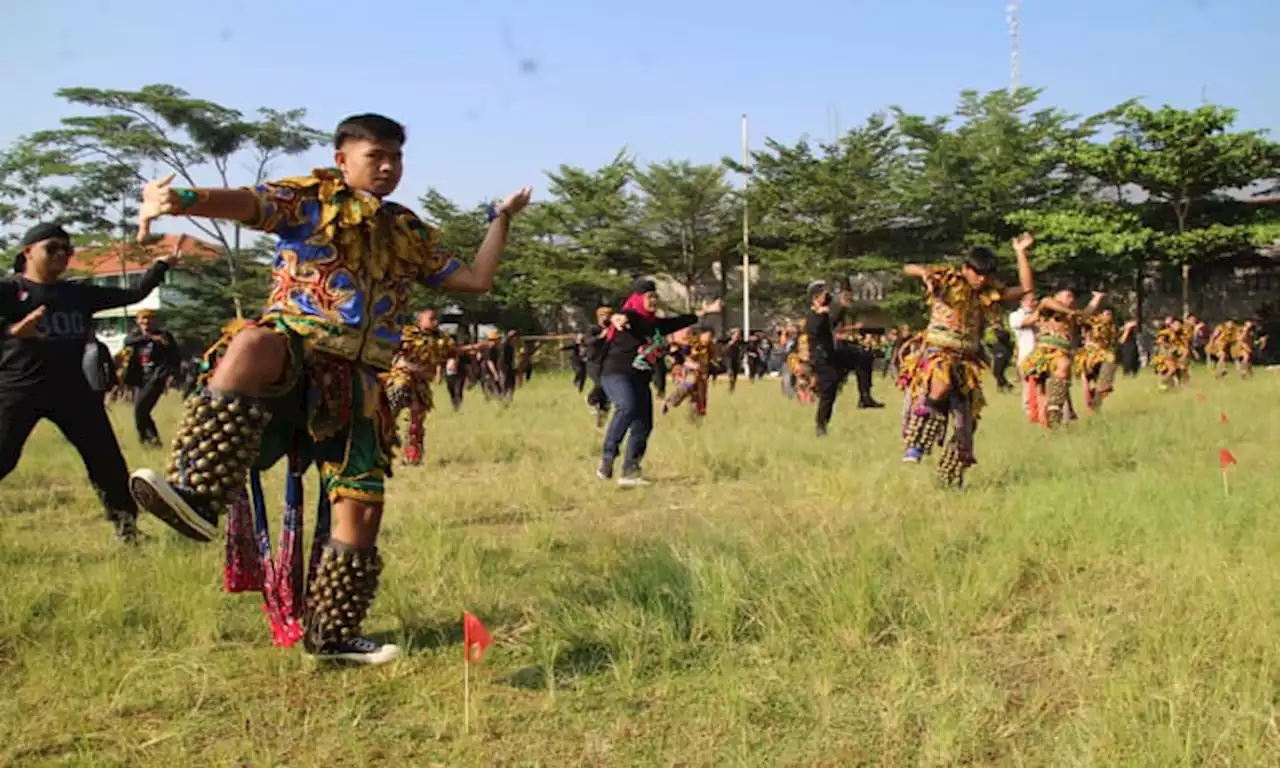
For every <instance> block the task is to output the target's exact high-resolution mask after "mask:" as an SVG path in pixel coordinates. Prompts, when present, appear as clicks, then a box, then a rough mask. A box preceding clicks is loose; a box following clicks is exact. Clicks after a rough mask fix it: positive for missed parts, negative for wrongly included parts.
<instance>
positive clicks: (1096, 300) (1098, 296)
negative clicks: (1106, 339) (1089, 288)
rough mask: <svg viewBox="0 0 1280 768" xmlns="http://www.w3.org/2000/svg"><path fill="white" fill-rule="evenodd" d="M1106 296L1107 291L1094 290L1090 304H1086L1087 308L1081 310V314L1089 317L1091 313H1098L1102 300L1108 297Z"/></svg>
mask: <svg viewBox="0 0 1280 768" xmlns="http://www.w3.org/2000/svg"><path fill="white" fill-rule="evenodd" d="M1106 296H1107V294H1105V293H1102V292H1100V291H1094V292H1093V297H1092V298H1090V299H1089V303H1088V305H1086V306H1085V308H1084V309H1083V310H1081V312H1080V314H1082V315H1084V316H1085V317H1089V316H1091V315H1094V314H1096V313H1097V312H1098V307H1101V306H1102V300H1103V299H1104V298H1106Z"/></svg>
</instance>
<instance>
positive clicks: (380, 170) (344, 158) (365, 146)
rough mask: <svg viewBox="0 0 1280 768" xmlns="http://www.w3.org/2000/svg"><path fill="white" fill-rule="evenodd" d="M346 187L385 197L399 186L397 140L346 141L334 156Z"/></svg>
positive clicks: (401, 153)
mask: <svg viewBox="0 0 1280 768" xmlns="http://www.w3.org/2000/svg"><path fill="white" fill-rule="evenodd" d="M333 159H334V162H335V163H337V166H338V168H339V169H341V171H342V178H343V180H344V181H345V182H346V183H347V186H350V187H353V188H355V189H360V190H363V191H365V192H369V193H370V194H373V195H375V196H377V197H386V196H387V195H389V194H391V193H392V192H394V191H395V190H396V187H397V186H398V185H399V184H400V176H401V175H402V174H403V173H404V151H403V149H402V148H401V146H400V142H398V141H390V140H384V141H367V140H365V139H348V140H347V141H346V142H344V143H343V145H342V147H341V148H339V149H338V151H337V152H335V153H334V155H333Z"/></svg>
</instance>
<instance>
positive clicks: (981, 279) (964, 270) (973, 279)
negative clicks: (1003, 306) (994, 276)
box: [960, 264, 987, 288]
mask: <svg viewBox="0 0 1280 768" xmlns="http://www.w3.org/2000/svg"><path fill="white" fill-rule="evenodd" d="M960 274H961V275H963V276H964V279H965V281H966V282H967V283H969V285H970V286H971V287H973V288H982V287H984V286H986V284H987V276H986V275H983V274H979V273H978V271H977V270H976V269H974V268H973V267H971V266H969V265H968V264H965V265H964V266H962V267H960Z"/></svg>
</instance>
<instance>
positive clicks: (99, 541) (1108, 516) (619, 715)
mask: <svg viewBox="0 0 1280 768" xmlns="http://www.w3.org/2000/svg"><path fill="white" fill-rule="evenodd" d="M1193 388H1194V389H1199V390H1202V391H1203V392H1204V393H1205V395H1206V398H1205V402H1203V403H1198V402H1197V401H1196V398H1195V397H1194V396H1193V393H1192V392H1190V391H1188V392H1183V393H1178V394H1174V395H1169V396H1163V397H1161V396H1157V395H1155V394H1154V391H1153V390H1154V382H1153V377H1151V376H1149V375H1147V376H1143V377H1142V378H1141V379H1139V380H1137V381H1130V380H1126V381H1122V382H1120V391H1119V393H1118V394H1117V396H1116V397H1115V398H1114V400H1113V401H1111V402H1110V403H1109V404H1108V405H1109V411H1108V413H1106V414H1105V415H1104V416H1102V417H1100V418H1096V419H1091V420H1089V421H1088V422H1087V423H1081V424H1077V425H1074V426H1073V427H1072V428H1071V429H1069V430H1068V431H1066V432H1064V433H1061V434H1058V435H1054V436H1053V438H1052V439H1049V438H1047V437H1046V436H1045V435H1043V434H1042V433H1041V432H1039V431H1037V430H1035V429H1033V428H1031V427H1029V426H1027V425H1026V424H1025V423H1023V422H1022V421H1021V419H1020V417H1019V414H1018V409H1017V406H1016V403H1015V400H1014V399H1013V398H1011V397H998V398H995V403H994V404H993V406H992V408H991V409H990V411H989V412H988V417H987V418H986V419H985V420H984V422H983V428H982V430H981V431H980V433H979V436H978V450H979V457H980V458H981V460H982V464H981V465H980V466H979V467H978V468H976V470H975V471H974V472H973V473H972V477H971V483H970V485H971V487H970V489H969V490H968V491H967V492H965V493H963V494H952V493H947V492H943V491H940V490H937V489H935V488H934V486H933V483H932V475H931V467H903V466H902V465H900V464H899V462H898V460H897V458H898V456H899V446H898V442H897V437H896V418H897V413H896V408H895V407H893V405H894V404H891V407H890V408H889V409H886V410H885V411H882V412H875V413H868V412H861V411H854V410H853V409H852V408H851V407H850V403H848V402H847V400H846V401H845V402H841V403H840V404H839V405H838V407H837V414H836V423H835V425H834V428H833V430H832V435H831V437H830V438H829V439H828V440H827V441H825V442H818V441H816V440H815V439H814V438H813V437H812V427H811V418H812V412H811V411H810V410H809V409H804V408H801V407H799V406H796V405H793V404H790V403H788V402H786V401H784V400H783V399H782V398H781V396H780V395H779V394H778V392H777V387H776V384H775V383H774V382H765V383H761V384H757V385H754V386H743V387H740V388H739V391H738V393H737V394H736V395H735V396H733V397H732V398H730V397H728V396H727V392H726V390H725V388H724V386H723V385H721V386H720V387H719V388H717V389H714V390H713V391H712V395H711V414H710V417H709V419H708V421H707V423H706V425H705V426H704V427H703V428H701V429H695V428H693V427H692V426H691V425H689V424H688V423H687V422H686V421H685V420H684V418H683V414H682V413H681V414H678V415H673V416H670V417H667V418H666V419H665V420H664V421H662V422H661V423H660V424H659V427H658V430H657V432H656V435H655V439H654V441H653V443H652V451H651V457H650V460H649V462H648V465H647V470H648V472H649V474H650V476H651V477H652V478H653V479H654V480H656V481H657V485H655V486H654V487H653V488H651V489H643V490H636V491H620V490H618V489H616V488H615V487H613V486H610V485H604V484H600V483H598V482H597V481H596V480H595V479H594V477H593V470H594V459H595V456H596V454H597V451H598V441H599V435H598V433H597V432H596V430H595V429H594V427H593V425H592V424H591V422H590V419H589V417H588V416H587V415H586V413H585V412H584V408H583V406H582V405H581V401H580V400H579V399H578V398H577V396H576V395H574V394H572V393H571V391H570V389H569V386H568V384H567V382H566V381H565V380H563V379H558V378H549V377H544V378H542V379H535V381H534V383H533V385H532V386H531V387H528V388H526V389H524V390H522V391H520V392H519V394H518V396H517V402H516V405H515V407H514V408H511V409H509V410H504V409H502V408H500V407H499V406H497V405H491V404H487V403H484V402H482V401H481V400H480V398H478V397H474V396H473V397H472V399H471V401H469V402H468V403H467V405H466V408H465V409H464V411H463V412H462V413H461V414H456V415H455V414H453V413H447V412H444V413H439V414H435V415H433V417H432V419H431V422H430V425H429V428H428V431H429V434H430V445H429V447H428V451H429V455H430V458H431V461H430V465H429V466H428V467H425V468H422V469H416V470H404V471H402V472H401V473H400V474H399V475H397V477H396V478H395V479H394V480H393V481H392V496H391V507H390V511H389V513H388V517H387V520H388V523H387V526H386V531H385V538H384V541H383V548H384V552H385V554H386V558H387V562H388V570H387V578H386V582H385V588H384V590H383V592H382V594H381V596H380V598H379V600H378V602H377V603H376V604H375V606H374V613H373V615H372V617H371V620H370V624H369V629H371V630H374V631H377V632H384V633H387V634H388V635H389V636H391V637H393V638H395V639H396V641H397V642H400V643H403V644H404V645H406V646H408V647H409V650H410V652H409V654H408V656H407V658H405V659H403V660H402V661H400V662H398V663H396V664H393V665H389V666H388V667H384V668H380V669H374V670H370V669H341V670H333V669H325V668H318V667H316V666H315V665H314V664H312V663H310V662H309V661H308V660H306V659H305V658H304V657H303V656H302V654H301V653H299V652H296V651H285V650H279V649H274V648H272V647H271V645H270V639H269V633H268V631H267V627H266V624H265V621H264V619H263V617H262V615H261V613H260V611H259V607H258V599H257V598H256V597H253V596H246V595H240V596H226V595H223V594H222V593H221V591H220V587H221V570H220V565H221V556H222V550H221V547H219V546H206V547H197V546H194V545H190V544H187V543H185V542H182V541H179V540H177V539H176V538H174V537H172V536H170V535H168V534H167V533H164V532H162V531H161V530H160V526H159V524H158V523H155V521H144V522H145V523H146V525H145V528H146V530H147V531H149V532H150V533H152V534H153V535H155V537H156V538H155V539H154V540H153V541H152V542H150V544H149V545H148V546H146V547H145V548H143V549H142V550H141V551H122V550H121V549H119V548H118V547H116V546H115V545H114V543H113V541H112V538H111V536H110V535H109V528H108V526H107V525H106V523H104V522H102V521H101V519H100V517H99V514H100V513H99V512H98V509H97V506H96V502H95V501H94V499H93V497H92V494H91V492H90V490H89V489H88V487H87V484H86V482H85V480H84V473H83V470H82V468H81V467H80V464H79V460H78V458H77V457H76V455H75V454H74V452H73V451H71V450H70V449H69V448H68V447H67V446H66V445H65V443H63V442H62V439H61V437H60V436H59V435H57V433H56V432H55V431H54V430H53V429H52V427H50V426H49V425H42V426H41V428H40V429H39V430H38V431H37V433H36V435H35V436H34V437H33V438H32V440H31V442H30V443H29V444H28V446H27V453H26V457H25V459H24V461H23V463H22V465H21V466H20V467H19V469H18V471H17V472H15V473H14V474H13V475H12V476H11V477H9V478H8V479H7V480H6V481H5V482H4V485H3V487H0V522H2V525H0V580H2V582H3V584H4V588H3V592H2V593H0V685H3V687H4V689H5V690H6V692H7V693H6V695H5V696H4V697H3V698H2V699H0V762H3V763H6V764H8V763H12V764H73V765H78V764H85V765H90V764H92V765H129V766H142V765H164V766H173V765H182V764H200V765H205V764H209V765H237V764H244V765H255V766H272V765H299V766H301V765H431V764H441V765H467V764H471V765H549V766H563V765H611V766H612V765H711V764H715V765H739V764H742V765H840V766H848V765H954V764H982V765H990V764H1034V765H1096V764H1126V765H1130V764H1137V765H1153V766H1171V765H1191V764H1197V765H1199V764H1228V763H1230V764H1241V765H1264V764H1276V763H1277V762H1280V730H1278V728H1277V710H1276V706H1277V691H1280V645H1277V643H1276V637H1277V635H1278V634H1280V570H1277V568H1276V567H1275V563H1276V562H1277V561H1278V560H1280V519H1278V518H1277V516H1276V514H1275V511H1276V510H1277V509H1278V508H1280V504H1278V503H1277V502H1280V492H1278V491H1277V485H1276V483H1275V482H1274V478H1275V477H1276V473H1277V471H1280V458H1278V457H1277V455H1276V453H1275V452H1274V449H1273V448H1272V446H1274V445H1275V436H1276V435H1277V434H1280V411H1277V409H1276V408H1275V407H1274V404H1275V403H1276V401H1277V397H1278V396H1280V380H1277V379H1276V378H1275V377H1274V375H1271V374H1266V373H1263V374H1260V376H1259V378H1258V379H1256V380H1254V381H1251V382H1243V383H1242V382H1237V381H1234V380H1233V381H1227V382H1212V381H1209V380H1208V379H1207V377H1205V376H1204V375H1203V374H1201V375H1200V376H1199V378H1198V380H1197V381H1196V382H1195V384H1194V386H1193ZM880 389H881V390H882V391H883V390H887V387H885V386H884V385H881V386H880ZM883 394H884V395H885V396H886V397H888V396H889V395H890V394H891V393H890V392H888V391H884V392H883ZM890 399H891V400H892V399H895V398H890ZM176 405H177V404H176V401H175V400H172V399H170V400H167V401H166V402H165V403H164V404H163V416H164V418H163V420H162V422H163V424H164V425H171V424H172V423H173V419H174V417H175V415H176ZM1219 411H1225V412H1227V413H1228V414H1230V416H1231V422H1230V423H1229V424H1226V425H1222V424H1219V422H1218V414H1219ZM115 418H116V423H117V427H118V431H119V433H120V434H121V436H122V439H123V440H124V442H125V443H126V450H127V452H128V454H129V459H130V463H131V464H132V465H135V466H136V465H141V464H144V463H148V462H149V463H151V464H155V463H157V462H158V461H159V459H160V457H159V456H157V455H154V454H152V455H148V454H147V453H146V452H145V451H144V450H143V449H141V448H140V447H139V446H138V445H137V443H136V441H135V440H134V438H133V437H132V434H131V433H132V428H131V423H130V418H129V414H128V413H127V412H124V411H120V412H118V413H116V414H115ZM1222 446H1229V447H1230V448H1231V449H1232V450H1233V451H1234V452H1235V454H1236V456H1237V457H1238V458H1239V460H1240V465H1239V466H1238V467H1236V468H1235V470H1234V471H1233V475H1232V480H1233V486H1232V489H1231V496H1230V497H1229V498H1225V497H1224V495H1223V489H1222V484H1221V479H1220V476H1219V473H1218V470H1217V452H1218V449H1219V448H1220V447H1222ZM268 487H269V488H270V489H271V491H272V492H273V493H278V492H279V490H280V488H281V485H280V483H279V481H278V479H277V480H273V481H271V482H270V483H269V485H268ZM308 490H309V492H312V493H313V492H314V491H313V486H312V487H309V489H308ZM311 501H314V498H312V499H311ZM464 609H469V610H472V611H474V612H476V613H477V614H478V615H480V616H481V617H482V618H484V619H485V621H486V622H487V624H488V625H489V627H490V629H491V630H493V632H494V635H495V637H496V639H497V646H496V647H495V648H494V649H493V650H492V651H491V652H490V656H489V657H488V658H487V659H486V662H485V664H484V665H483V666H482V667H481V668H480V669H479V672H478V683H477V688H476V691H477V694H476V695H477V699H476V703H477V709H478V718H477V722H476V723H474V724H473V731H472V733H471V734H470V735H469V736H468V735H464V734H463V732H462V730H463V729H462V689H461V673H462V652H461V646H460V637H459V635H460V613H461V611H463V610H464Z"/></svg>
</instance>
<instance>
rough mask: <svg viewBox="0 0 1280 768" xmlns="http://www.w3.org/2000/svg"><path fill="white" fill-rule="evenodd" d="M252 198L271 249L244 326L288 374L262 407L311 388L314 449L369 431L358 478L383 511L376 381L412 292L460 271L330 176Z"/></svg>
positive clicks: (387, 447) (264, 187) (284, 183)
mask: <svg viewBox="0 0 1280 768" xmlns="http://www.w3.org/2000/svg"><path fill="white" fill-rule="evenodd" d="M252 191H253V193H254V196H255V197H256V200H257V203H258V212H257V216H256V217H255V218H254V220H253V221H250V222H246V223H245V224H246V226H248V227H250V228H252V229H256V230H259V231H262V232H267V233H271V234H274V235H276V236H277V238H278V240H277V243H276V248H275V256H274V258H273V259H272V271H271V290H270V293H269V294H268V297H267V301H266V305H265V306H264V307H263V311H262V316H261V317H260V318H259V319H258V320H256V321H253V322H252V323H251V324H252V325H256V326H259V327H264V328H269V329H272V330H275V331H277V332H279V333H282V334H284V335H285V336H286V338H287V339H288V342H289V346H288V350H289V358H288V364H287V366H286V370H287V372H288V375H287V376H286V379H285V380H282V381H280V382H277V383H276V384H274V385H272V386H271V387H269V388H267V390H266V391H265V392H264V393H263V396H264V397H265V398H267V399H268V400H270V399H272V398H277V397H281V396H283V395H286V394H287V393H289V392H290V391H292V390H293V389H294V388H295V387H298V386H305V387H307V392H308V394H307V413H306V430H307V432H308V433H309V435H310V437H311V439H312V440H313V441H315V442H316V443H317V444H318V443H321V442H324V441H328V440H330V439H332V438H335V437H337V436H339V435H341V434H343V433H344V432H347V431H349V430H350V429H351V428H352V426H353V424H355V423H356V422H357V421H360V422H368V423H370V424H371V425H372V433H373V443H372V444H370V445H365V444H363V443H362V444H361V446H360V447H359V451H358V453H359V456H358V457H357V458H359V461H360V463H361V469H360V470H359V471H360V472H366V471H367V473H368V477H369V478H370V484H369V489H368V491H367V494H366V495H367V497H368V498H370V499H376V500H380V499H381V486H380V483H381V475H380V474H379V472H381V471H382V470H381V469H380V468H383V467H389V466H390V461H391V454H392V451H393V449H394V446H395V444H396V442H397V440H396V435H395V419H394V418H393V417H392V415H391V413H390V407H389V405H388V403H387V399H386V395H385V392H384V390H383V387H382V383H381V381H380V379H379V374H380V373H382V372H385V371H387V370H388V369H389V368H390V367H391V363H392V360H393V358H394V357H395V353H396V350H397V349H398V348H399V346H400V338H401V324H400V322H399V318H401V317H403V316H404V315H405V313H406V309H407V302H408V295H409V290H410V288H411V287H412V286H414V285H415V284H424V285H427V286H430V287H435V286H439V285H440V284H441V283H442V282H443V281H444V280H445V279H447V278H448V277H449V275H451V274H453V273H454V272H455V271H456V270H457V269H459V268H460V266H461V264H460V262H459V261H458V260H457V259H456V258H454V257H453V256H452V255H451V254H449V253H446V252H445V251H443V250H442V249H441V248H440V245H439V240H438V233H437V232H436V230H434V229H432V228H431V227H429V226H427V225H426V224H424V223H423V222H422V221H421V220H420V219H419V218H418V217H417V216H416V215H415V214H414V213H413V212H412V211H410V210H409V209H408V208H405V207H404V206H402V205H399V204H397V203H393V202H390V201H386V200H379V199H378V198H377V197H375V196H373V195H371V194H369V193H367V192H363V191H360V190H356V189H352V188H351V187H348V186H347V185H346V184H344V183H343V181H342V177H341V174H340V173H339V172H338V171H336V170H329V169H322V170H316V171H314V172H313V173H312V174H311V175H310V176H299V177H294V178H286V179H281V180H278V181H271V182H265V183H263V184H259V185H258V186H256V187H254V188H253V189H252ZM248 324H250V323H245V322H244V321H236V322H233V323H231V324H229V325H228V326H227V327H226V328H225V329H224V330H223V336H222V338H221V339H220V340H219V341H218V342H217V343H215V344H214V346H213V347H212V348H210V350H209V351H208V352H207V353H206V355H205V361H204V364H203V365H202V369H203V373H202V376H201V379H202V382H201V383H202V384H206V383H207V381H208V376H209V374H210V372H211V371H212V369H213V367H214V366H215V365H216V362H217V360H218V359H219V358H220V357H221V355H222V354H223V353H224V352H225V351H226V349H227V346H228V345H229V344H230V342H231V339H232V338H233V337H234V336H235V334H236V333H237V332H238V331H239V330H240V328H241V327H242V326H244V325H248ZM299 376H306V380H305V381H302V380H299V379H298V377H299ZM264 450H265V449H264ZM353 450H354V449H353ZM352 456H355V454H354V453H353V454H352ZM349 458H350V457H349ZM351 461H355V459H351ZM365 465H367V466H365ZM334 471H337V470H334ZM362 482H363V481H362V480H360V479H354V480H351V481H350V482H348V483H347V485H348V486H349V487H348V488H347V489H346V490H347V492H349V493H350V494H355V495H356V497H361V498H363V497H362V496H360V494H361V493H365V491H364V490H362V489H361V487H360V485H361V483H362ZM375 487H376V489H375ZM336 488H337V486H336V485H335V486H334V489H331V491H330V493H331V495H332V494H334V493H337V492H338V491H337V490H336Z"/></svg>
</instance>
